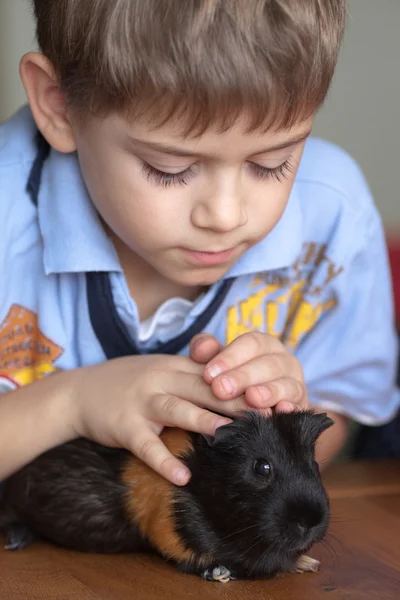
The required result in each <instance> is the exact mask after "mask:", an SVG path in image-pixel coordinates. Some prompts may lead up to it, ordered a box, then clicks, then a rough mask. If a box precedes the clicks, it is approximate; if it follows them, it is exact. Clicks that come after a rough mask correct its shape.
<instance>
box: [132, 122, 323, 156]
mask: <svg viewBox="0 0 400 600" xmlns="http://www.w3.org/2000/svg"><path fill="white" fill-rule="evenodd" d="M310 133H311V129H310V130H308V131H306V132H304V133H301V134H299V135H297V136H295V137H293V138H291V139H290V140H286V142H282V143H281V144H277V145H276V146H269V147H268V148H263V149H262V150H258V151H256V152H253V153H252V156H258V155H259V154H267V153H268V152H275V151H276V150H284V149H285V148H289V147H290V146H294V145H295V144H299V143H300V142H304V140H306V139H307V138H308V136H309V135H310ZM129 140H130V141H131V142H133V143H135V144H140V145H143V146H146V147H147V148H150V149H151V150H156V151H157V152H162V153H163V154H171V155H173V156H182V157H186V156H192V157H193V156H204V155H202V154H200V153H199V152H189V151H188V150H185V149H184V148H176V147H175V146H169V145H168V144H162V143H159V142H148V141H145V140H139V139H136V138H133V137H130V136H129Z"/></svg>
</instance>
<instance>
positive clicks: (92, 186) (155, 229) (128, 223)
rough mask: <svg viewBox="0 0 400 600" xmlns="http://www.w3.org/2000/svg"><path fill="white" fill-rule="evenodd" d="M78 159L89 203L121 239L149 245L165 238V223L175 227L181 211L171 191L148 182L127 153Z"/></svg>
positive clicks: (130, 242)
mask: <svg viewBox="0 0 400 600" xmlns="http://www.w3.org/2000/svg"><path fill="white" fill-rule="evenodd" d="M106 158H108V157H106ZM80 163H81V169H82V173H83V175H84V179H85V183H86V186H87V188H88V191H89V194H90V196H91V199H92V202H93V204H94V205H95V207H96V208H97V210H98V212H99V214H100V215H101V217H102V218H103V220H104V221H105V222H106V223H107V225H108V226H109V227H110V228H111V229H112V230H113V231H114V233H116V234H117V235H118V237H120V238H121V239H122V240H123V241H124V242H125V243H127V244H128V245H132V242H133V240H134V241H135V242H136V243H137V244H138V245H143V246H148V245H153V243H154V241H157V240H159V241H161V239H160V238H161V237H164V238H165V232H166V231H169V230H170V228H169V227H167V228H166V225H169V224H173V225H174V226H175V227H176V225H177V221H178V220H179V215H180V213H181V211H179V210H178V208H179V207H178V206H177V202H176V198H175V199H174V197H173V192H172V193H171V191H170V190H165V189H162V188H154V187H153V186H151V185H150V184H149V183H148V182H147V181H146V179H145V178H144V177H143V175H142V174H141V168H140V166H139V165H138V164H135V163H133V161H132V159H131V158H130V157H129V161H127V160H125V157H124V155H122V156H121V155H120V156H117V157H116V158H114V160H110V159H108V160H106V159H104V157H97V160H96V159H95V158H93V157H90V158H86V159H85V156H83V157H81V159H80ZM174 200H175V201H174ZM152 242H153V243H152Z"/></svg>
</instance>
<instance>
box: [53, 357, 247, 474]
mask: <svg viewBox="0 0 400 600" xmlns="http://www.w3.org/2000/svg"><path fill="white" fill-rule="evenodd" d="M202 373H203V366H202V365H199V364H196V363H195V362H194V361H192V360H191V359H190V358H188V357H184V356H162V355H153V356H132V357H124V358H119V359H115V360H111V361H109V362H106V363H102V364H99V365H94V366H90V367H84V368H81V369H77V370H75V376H74V379H73V385H72V391H71V393H70V397H71V398H72V402H71V407H72V408H71V413H70V414H69V415H67V416H64V417H63V418H64V419H66V418H69V420H70V422H71V429H73V435H74V437H86V438H89V439H92V440H95V441H97V442H99V443H100V444H103V445H105V446H111V447H122V448H126V449H127V450H130V451H131V452H132V453H133V454H135V455H136V456H138V457H139V458H141V459H142V460H143V461H144V462H145V463H147V464H148V465H149V466H150V467H152V468H153V469H154V470H155V471H157V472H158V473H160V474H161V475H163V476H164V477H166V478H167V479H169V480H170V481H172V482H173V483H176V484H178V485H179V484H180V485H184V484H185V483H187V482H188V480H189V478H190V473H189V471H188V470H187V468H186V467H185V466H184V465H183V464H182V463H181V462H180V461H179V460H178V459H177V458H175V457H174V456H173V455H172V454H171V453H170V452H169V451H168V450H167V448H166V447H165V445H164V444H163V443H162V441H161V440H160V438H159V435H160V433H161V431H162V430H163V428H164V426H170V427H180V428H182V429H186V430H188V431H196V432H199V433H204V434H208V435H214V433H215V430H216V429H217V427H219V426H221V425H224V424H226V423H230V422H231V419H229V418H225V417H220V416H218V415H216V414H214V413H213V412H211V411H213V410H215V411H217V412H219V413H224V414H225V415H234V414H235V413H236V412H237V411H240V410H243V409H245V408H246V402H245V399H244V396H241V397H240V394H238V396H239V397H238V398H235V399H231V400H228V401H226V402H222V403H221V401H220V400H218V399H217V398H216V397H215V396H214V395H213V392H212V389H211V387H210V385H208V383H206V382H205V381H204V379H203V376H202Z"/></svg>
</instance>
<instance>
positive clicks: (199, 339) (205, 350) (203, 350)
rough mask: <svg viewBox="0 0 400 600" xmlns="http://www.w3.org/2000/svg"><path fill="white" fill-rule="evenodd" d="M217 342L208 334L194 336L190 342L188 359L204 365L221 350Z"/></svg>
mask: <svg viewBox="0 0 400 600" xmlns="http://www.w3.org/2000/svg"><path fill="white" fill-rule="evenodd" d="M222 348H223V346H222V345H221V344H220V343H219V341H218V340H217V339H216V338H215V337H214V336H212V335H210V334H208V333H200V334H198V335H195V336H194V338H193V339H192V340H191V342H190V358H191V359H192V360H194V361H196V362H197V363H200V364H202V365H205V364H206V363H208V362H209V361H210V360H212V359H213V358H214V357H215V356H217V354H218V353H219V352H220V351H221V350H222Z"/></svg>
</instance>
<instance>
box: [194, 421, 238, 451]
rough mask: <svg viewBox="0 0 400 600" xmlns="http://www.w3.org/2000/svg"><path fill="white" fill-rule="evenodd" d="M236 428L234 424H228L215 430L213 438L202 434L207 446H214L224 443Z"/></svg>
mask: <svg viewBox="0 0 400 600" xmlns="http://www.w3.org/2000/svg"><path fill="white" fill-rule="evenodd" d="M235 431H236V427H235V424H234V423H228V425H222V426H221V427H218V429H216V430H215V436H214V437H212V435H206V434H202V435H203V438H204V439H205V440H206V442H207V444H208V445H209V446H215V445H216V444H220V443H221V442H225V441H226V440H227V439H228V438H229V437H230V436H231V435H232V434H233V433H234V432H235Z"/></svg>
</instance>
